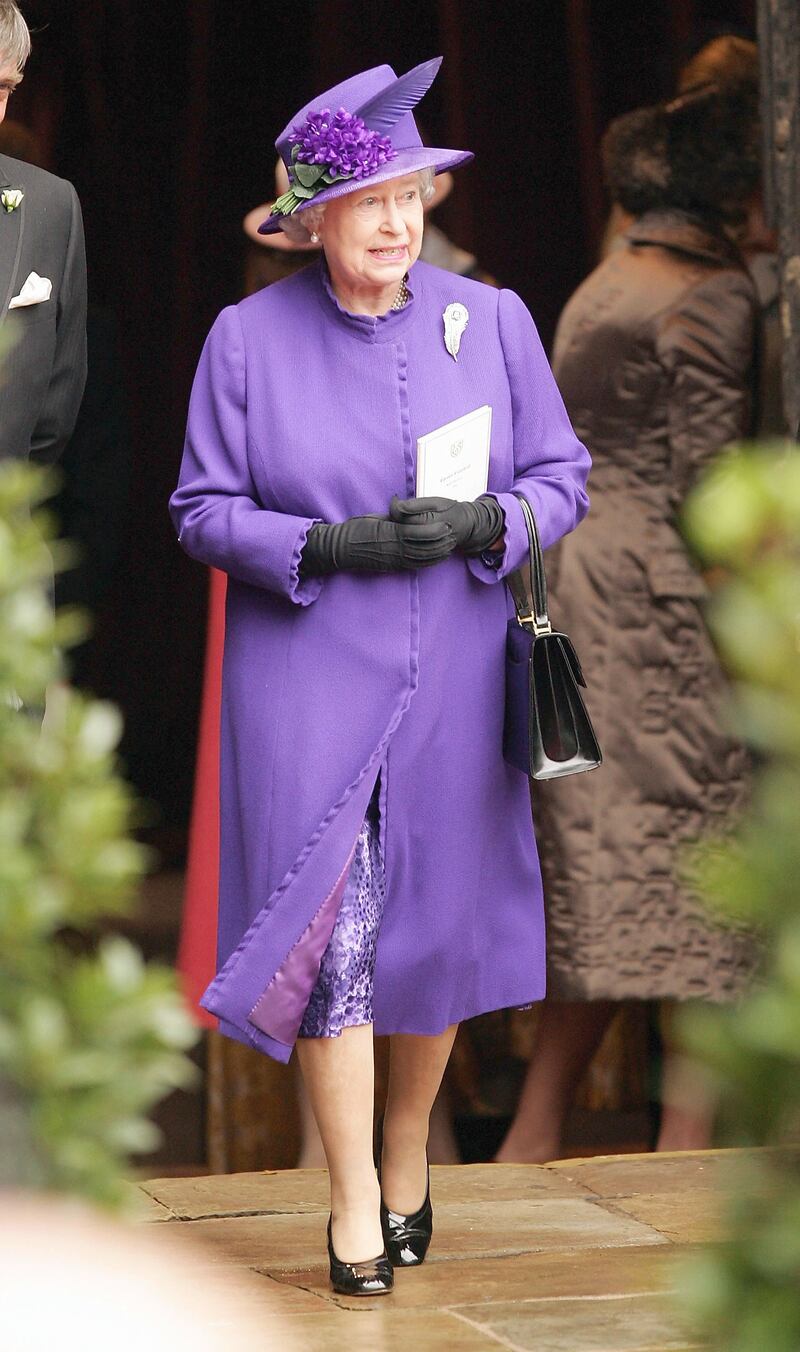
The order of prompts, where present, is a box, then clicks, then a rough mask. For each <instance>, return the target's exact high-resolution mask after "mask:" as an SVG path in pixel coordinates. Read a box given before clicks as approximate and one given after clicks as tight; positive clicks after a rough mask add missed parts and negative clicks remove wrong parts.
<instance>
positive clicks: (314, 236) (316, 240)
mask: <svg viewBox="0 0 800 1352" xmlns="http://www.w3.org/2000/svg"><path fill="white" fill-rule="evenodd" d="M311 243H312V244H319V235H318V234H317V232H316V230H312V231H311Z"/></svg>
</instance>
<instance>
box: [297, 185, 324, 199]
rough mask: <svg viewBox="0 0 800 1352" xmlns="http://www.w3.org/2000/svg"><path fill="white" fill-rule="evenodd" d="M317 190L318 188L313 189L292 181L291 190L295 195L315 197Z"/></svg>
mask: <svg viewBox="0 0 800 1352" xmlns="http://www.w3.org/2000/svg"><path fill="white" fill-rule="evenodd" d="M317 191H318V190H315V189H314V188H304V187H303V185H302V183H294V184H293V185H292V192H293V193H294V195H295V197H315V196H316V193H317Z"/></svg>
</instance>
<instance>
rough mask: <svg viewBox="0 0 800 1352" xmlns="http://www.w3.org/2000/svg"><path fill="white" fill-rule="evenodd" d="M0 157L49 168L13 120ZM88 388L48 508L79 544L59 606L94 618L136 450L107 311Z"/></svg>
mask: <svg viewBox="0 0 800 1352" xmlns="http://www.w3.org/2000/svg"><path fill="white" fill-rule="evenodd" d="M0 155H12V156H14V158H15V159H18V160H24V161H25V163H26V164H34V165H38V166H39V167H42V168H43V167H44V156H43V154H42V147H41V145H40V143H39V140H38V138H37V137H36V135H35V133H34V132H32V131H31V130H30V128H29V127H26V126H24V125H23V124H22V123H21V122H14V121H12V120H11V119H10V118H6V120H5V121H4V122H2V123H0ZM86 338H87V371H86V385H85V388H84V392H83V398H82V400H81V405H80V409H79V412H78V417H77V420H76V423H75V427H74V429H73V432H72V435H71V436H70V438H69V440H68V441H67V443H66V445H65V446H64V448H63V450H62V452H61V455H60V457H59V463H58V469H59V474H60V477H61V483H60V485H59V488H58V490H57V492H56V493H55V495H54V497H53V498H52V499H51V500H50V502H49V503H48V507H49V509H50V510H51V511H52V512H53V513H54V515H55V517H56V519H57V521H58V527H59V535H60V536H61V537H62V538H63V539H65V540H69V541H70V543H71V544H73V545H75V546H76V547H77V555H76V558H75V560H74V562H73V565H72V566H71V567H69V568H66V569H64V570H63V571H60V572H58V573H56V576H55V604H56V607H59V606H67V605H69V606H78V607H80V609H81V610H83V611H84V612H85V613H87V614H89V615H92V616H93V615H96V614H97V611H98V609H99V607H100V605H101V604H102V601H103V599H104V597H105V596H106V595H107V593H108V590H109V588H110V586H111V583H112V581H113V579H114V575H115V571H116V568H117V565H118V562H119V557H120V550H121V544H122V538H123V534H124V522H125V514H126V509H127V505H128V500H129V494H130V480H131V467H132V450H131V435H130V425H129V421H128V412H127V397H126V392H125V384H124V379H123V371H122V361H121V357H120V353H119V342H118V333H117V325H116V320H115V317H114V315H113V313H112V312H111V311H110V310H108V309H106V308H105V307H104V306H101V305H96V304H94V303H90V304H89V305H88V307H87V311H86ZM91 663H92V640H91V638H89V639H88V640H86V641H84V642H83V643H81V644H79V645H78V646H77V647H74V648H71V649H70V652H69V669H70V678H71V680H72V682H73V683H74V684H75V685H77V686H87V685H89V684H91Z"/></svg>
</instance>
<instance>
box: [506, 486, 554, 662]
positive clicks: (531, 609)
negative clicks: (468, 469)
mask: <svg viewBox="0 0 800 1352" xmlns="http://www.w3.org/2000/svg"><path fill="white" fill-rule="evenodd" d="M514 497H515V498H518V499H519V505H520V507H521V508H522V515H523V517H524V518H525V526H526V528H527V531H528V577H527V578H526V577H525V570H524V567H523V568H520V569H519V570H518V571H517V572H514V573H511V574H509V577H508V585H509V589H510V591H511V595H512V597H513V598H514V607H515V609H516V612H517V619H518V620H519V622H520V624H521V625H522V627H523V629H527V628H530V629H532V630H533V633H534V634H536V635H537V637H538V636H539V635H540V634H550V633H552V631H553V627H552V625H551V623H550V617H549V615H548V613H547V578H546V576H545V571H544V557H543V555H542V545H541V541H540V539H539V530H538V527H537V525H536V517H535V516H534V514H533V508H532V507H531V505H530V503H529V502H528V499H527V498H526V497H525V495H524V493H519V492H515V493H514Z"/></svg>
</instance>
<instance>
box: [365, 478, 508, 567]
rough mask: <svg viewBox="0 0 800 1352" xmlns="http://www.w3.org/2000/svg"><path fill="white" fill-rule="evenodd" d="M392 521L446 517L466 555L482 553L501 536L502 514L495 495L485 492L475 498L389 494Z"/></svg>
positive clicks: (473, 555) (408, 521)
mask: <svg viewBox="0 0 800 1352" xmlns="http://www.w3.org/2000/svg"><path fill="white" fill-rule="evenodd" d="M389 515H390V517H391V519H392V521H400V522H405V523H406V524H409V525H410V524H411V523H412V522H413V524H414V525H422V524H423V523H424V522H426V521H446V522H447V524H448V526H449V527H450V529H451V530H452V532H453V534H454V535H455V537H456V549H460V550H461V552H462V554H466V555H467V556H468V557H469V558H472V557H475V556H477V555H479V554H483V553H485V551H486V550H487V549H489V548H490V547H491V546H492V545H493V544H495V542H496V541H497V540H499V539H501V537H502V535H503V531H504V530H505V524H506V521H505V516H504V514H503V509H502V507H501V506H500V504H499V502H498V501H497V499H496V498H493V497H491V495H490V494H487V495H486V496H485V497H481V498H476V499H475V501H474V502H456V501H455V500H454V499H453V498H405V499H401V498H398V497H396V496H395V497H393V498H392V504H391V507H390V508H389Z"/></svg>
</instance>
